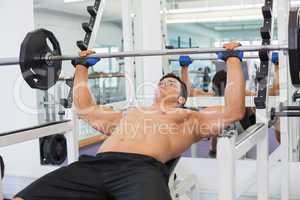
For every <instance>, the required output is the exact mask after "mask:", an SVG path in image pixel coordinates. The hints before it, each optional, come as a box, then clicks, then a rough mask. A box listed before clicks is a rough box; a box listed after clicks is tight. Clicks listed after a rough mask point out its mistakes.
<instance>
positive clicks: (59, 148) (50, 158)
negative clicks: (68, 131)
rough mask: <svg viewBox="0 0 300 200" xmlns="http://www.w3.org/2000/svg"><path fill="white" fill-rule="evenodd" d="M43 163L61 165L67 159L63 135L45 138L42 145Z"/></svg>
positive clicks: (65, 141)
mask: <svg viewBox="0 0 300 200" xmlns="http://www.w3.org/2000/svg"><path fill="white" fill-rule="evenodd" d="M43 154H44V158H45V162H46V163H48V164H52V165H61V164H62V163H63V162H64V161H65V160H66V159H67V140H66V138H65V136H64V135H53V136H49V137H47V139H46V140H45V141H44V144H43Z"/></svg>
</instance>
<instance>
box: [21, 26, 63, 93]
mask: <svg viewBox="0 0 300 200" xmlns="http://www.w3.org/2000/svg"><path fill="white" fill-rule="evenodd" d="M48 55H61V49H60V46H59V43H58V41H57V39H56V38H55V36H54V35H53V33H51V32H50V31H48V30H45V29H38V30H35V31H32V32H29V33H28V34H27V35H26V37H25V39H24V40H23V42H22V45H21V50H20V67H21V72H22V75H23V78H24V80H25V81H26V82H27V83H28V84H29V86H30V87H31V88H36V89H41V90H48V89H49V88H50V87H52V86H53V85H54V84H55V83H56V82H57V80H58V78H59V75H60V72H61V66H62V61H61V60H59V61H48V60H45V59H42V58H44V57H47V56H48Z"/></svg>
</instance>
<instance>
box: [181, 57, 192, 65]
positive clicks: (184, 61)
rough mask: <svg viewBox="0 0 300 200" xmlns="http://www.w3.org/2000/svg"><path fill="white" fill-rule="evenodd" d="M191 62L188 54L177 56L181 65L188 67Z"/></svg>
mask: <svg viewBox="0 0 300 200" xmlns="http://www.w3.org/2000/svg"><path fill="white" fill-rule="evenodd" d="M192 63H193V60H192V59H191V57H189V56H180V57H179V64H180V66H181V67H188V66H190V64H192Z"/></svg>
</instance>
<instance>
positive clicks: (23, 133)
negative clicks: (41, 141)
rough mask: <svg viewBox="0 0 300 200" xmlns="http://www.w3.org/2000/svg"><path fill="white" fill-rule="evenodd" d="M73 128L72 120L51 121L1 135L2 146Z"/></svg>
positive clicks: (0, 143)
mask: <svg viewBox="0 0 300 200" xmlns="http://www.w3.org/2000/svg"><path fill="white" fill-rule="evenodd" d="M72 129H73V125H72V121H69V120H67V121H62V122H58V123H49V125H48V124H45V125H42V126H38V127H37V128H36V127H31V128H28V129H23V130H19V131H13V132H8V133H4V134H1V135H0V147H5V146H9V145H13V144H17V143H21V142H25V141H29V140H34V139H37V138H41V137H45V136H50V135H55V134H57V133H64V132H68V131H71V130H72Z"/></svg>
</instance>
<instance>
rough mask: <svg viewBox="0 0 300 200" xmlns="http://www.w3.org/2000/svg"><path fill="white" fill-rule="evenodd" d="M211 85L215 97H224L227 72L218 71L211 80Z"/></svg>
mask: <svg viewBox="0 0 300 200" xmlns="http://www.w3.org/2000/svg"><path fill="white" fill-rule="evenodd" d="M212 84H213V86H212V89H213V91H214V92H215V95H216V96H219V97H222V96H224V94H225V88H226V84H227V72H226V71H225V70H221V71H218V72H217V73H216V74H215V76H214V77H213V79H212Z"/></svg>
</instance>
